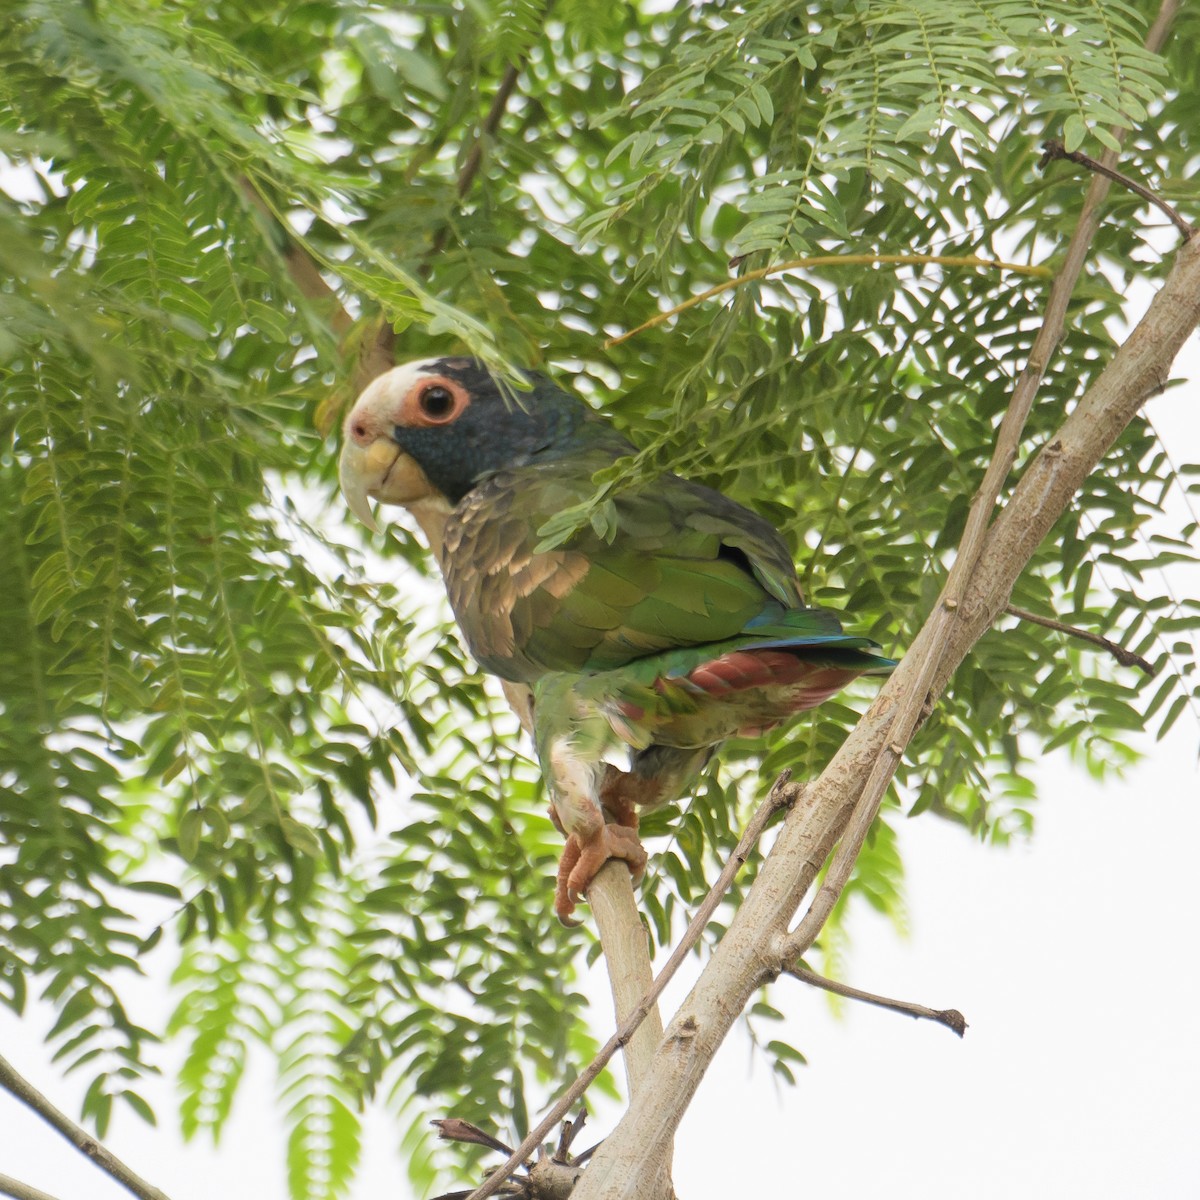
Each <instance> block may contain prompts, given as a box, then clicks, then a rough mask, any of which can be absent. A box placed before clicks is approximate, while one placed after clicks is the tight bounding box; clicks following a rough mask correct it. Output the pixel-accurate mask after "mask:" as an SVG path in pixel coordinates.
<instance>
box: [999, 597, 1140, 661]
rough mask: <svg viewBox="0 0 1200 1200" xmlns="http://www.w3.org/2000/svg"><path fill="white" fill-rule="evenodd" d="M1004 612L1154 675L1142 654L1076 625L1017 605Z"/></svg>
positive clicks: (1007, 608) (1006, 606)
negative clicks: (1043, 615)
mask: <svg viewBox="0 0 1200 1200" xmlns="http://www.w3.org/2000/svg"><path fill="white" fill-rule="evenodd" d="M1004 611H1005V612H1006V613H1008V614H1009V616H1013V617H1016V618H1017V619H1018V620H1021V621H1028V622H1029V623H1030V624H1032V625H1042V626H1044V627H1045V628H1046V629H1053V630H1056V631H1057V632H1058V633H1065V634H1066V635H1067V637H1073V638H1078V639H1079V640H1080V641H1081V642H1090V643H1091V644H1092V645H1093V646H1099V647H1100V648H1101V649H1102V650H1107V651H1108V652H1109V654H1111V655H1112V656H1113V658H1115V659H1116V660H1117V662H1119V663H1120V664H1121V666H1123V667H1137V669H1138V670H1139V671H1144V672H1145V673H1146V674H1147V675H1153V674H1154V667H1153V666H1152V665H1151V664H1150V663H1149V662H1148V661H1147V660H1146V659H1144V658H1143V657H1142V656H1141V655H1140V654H1134V652H1133V651H1132V650H1126V649H1125V647H1124V646H1118V645H1117V643H1116V642H1114V641H1110V640H1109V639H1108V638H1106V637H1101V636H1100V634H1098V633H1090V632H1089V631H1088V630H1086V629H1079V628H1078V627H1077V626H1075V625H1066V624H1064V623H1063V622H1062V621H1055V620H1054V619H1053V618H1052V617H1040V616H1038V614H1037V613H1033V612H1030V611H1029V610H1028V609H1025V608H1018V607H1017V606H1016V605H1015V604H1006V605H1005V606H1004Z"/></svg>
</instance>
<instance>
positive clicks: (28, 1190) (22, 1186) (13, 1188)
mask: <svg viewBox="0 0 1200 1200" xmlns="http://www.w3.org/2000/svg"><path fill="white" fill-rule="evenodd" d="M0 1196H11V1197H12V1198H13V1200H56V1198H55V1197H54V1196H51V1195H50V1193H49V1192H43V1191H41V1190H39V1189H38V1188H35V1187H30V1185H29V1184H27V1183H22V1182H21V1181H20V1180H19V1179H13V1177H12V1176H11V1175H0Z"/></svg>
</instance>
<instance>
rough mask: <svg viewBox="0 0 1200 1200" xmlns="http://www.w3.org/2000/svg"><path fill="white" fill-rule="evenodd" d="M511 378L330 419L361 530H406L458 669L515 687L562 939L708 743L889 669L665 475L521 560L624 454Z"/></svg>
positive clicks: (700, 497)
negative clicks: (378, 507) (526, 705)
mask: <svg viewBox="0 0 1200 1200" xmlns="http://www.w3.org/2000/svg"><path fill="white" fill-rule="evenodd" d="M527 378H528V380H529V384H530V389H531V390H529V391H524V392H517V393H515V394H514V393H513V392H512V391H511V389H509V390H505V389H502V388H501V387H500V386H499V385H498V384H497V382H496V381H495V380H494V379H493V377H492V375H491V374H490V373H489V371H488V370H487V368H486V367H485V366H484V365H483V364H482V363H481V362H479V361H478V360H477V359H472V358H434V359H425V360H421V361H418V362H411V363H407V364H405V365H404V366H399V367H395V368H394V369H393V370H391V371H388V372H387V373H386V374H384V375H381V376H380V377H379V378H378V379H376V380H375V381H374V382H373V383H371V385H370V386H369V387H368V388H367V389H366V390H365V391H364V392H363V394H362V395H361V396H360V397H359V399H358V401H357V402H356V403H355V405H354V407H353V409H352V410H351V412H350V414H349V415H348V416H347V418H346V424H345V442H344V447H343V450H342V456H341V467H340V469H341V483H342V491H343V492H344V494H345V496H346V499H347V501H348V503H349V505H350V508H351V509H352V510H353V511H354V512H355V513H356V514H357V515H358V516H359V517H360V518H362V520H363V521H365V522H366V523H367V524H368V525H369V526H371V527H372V528H374V520H373V517H372V513H371V508H370V505H369V503H368V500H369V499H374V500H377V501H379V502H380V503H382V504H399V505H404V506H405V507H407V508H409V509H411V510H412V511H413V512H414V513H415V515H416V516H417V518H418V520H419V521H420V523H421V524H422V526H423V527H424V528H425V530H426V532H427V533H429V534H430V535H431V540H432V541H433V543H434V550H435V552H436V553H438V554H439V555H440V558H441V566H442V571H443V574H444V575H445V580H446V590H447V592H448V593H449V597H450V604H451V607H452V608H453V610H454V615H455V616H456V617H457V619H458V623H459V626H460V627H461V629H462V633H463V637H464V638H465V639H466V643H467V646H468V647H469V649H470V651H471V653H472V654H473V655H474V656H475V658H476V659H477V661H478V662H479V664H480V665H481V666H482V667H483V668H484V670H486V671H489V672H491V673H492V674H494V675H498V676H499V677H500V678H501V679H503V680H507V681H509V683H511V684H525V685H528V686H529V687H530V688H532V691H533V699H534V704H533V724H534V736H535V740H536V743H537V752H538V758H539V760H540V762H541V767H542V772H543V776H544V778H545V781H546V784H547V787H548V789H549V793H550V800H551V815H552V817H553V818H554V819H555V821H556V823H557V824H558V825H559V826H560V828H561V829H562V830H563V832H564V833H565V834H566V835H567V846H566V850H565V851H564V854H563V859H562V864H561V866H560V868H559V874H558V887H557V891H556V896H555V908H556V911H557V912H558V915H559V916H560V918H562V920H563V921H564V922H568V923H570V915H571V912H572V910H573V909H574V907H575V904H576V903H577V901H578V900H579V899H580V897H581V896H582V895H583V893H584V892H585V891H586V889H587V887H588V885H589V883H590V882H591V880H592V878H593V877H594V876H595V874H596V872H597V871H598V870H599V869H600V867H601V866H602V865H603V864H604V862H605V861H606V860H607V859H609V858H620V859H624V860H625V861H626V862H627V863H628V864H629V867H630V870H631V871H632V872H633V873H634V876H635V878H637V877H638V876H639V875H640V873H641V871H642V870H643V868H644V866H645V862H646V855H645V852H644V850H643V849H642V847H641V843H640V842H639V840H638V837H637V832H636V830H637V814H636V807H635V806H639V805H647V806H652V805H656V804H662V803H665V802H667V801H670V800H673V799H675V798H677V797H678V796H680V795H682V794H683V793H684V792H685V791H686V789H687V788H688V786H689V785H690V784H691V782H692V781H693V780H694V778H695V777H696V775H697V774H698V773H699V771H700V770H701V769H702V768H703V766H704V764H705V763H706V762H707V761H708V759H709V757H710V755H711V754H712V752H713V750H714V749H715V748H716V747H717V746H718V745H719V744H720V743H721V742H722V741H724V740H725V739H726V738H729V737H731V736H733V735H734V734H738V735H742V736H745V735H748V734H755V733H760V732H763V731H765V730H768V729H770V728H772V727H773V726H775V725H778V724H779V723H780V722H781V721H785V720H787V719H788V718H789V717H790V716H792V715H793V714H794V713H798V712H802V711H804V710H805V709H809V708H813V707H815V706H816V705H818V704H820V703H821V702H822V701H824V700H826V699H828V698H829V697H830V696H832V695H833V694H834V693H835V692H837V691H838V690H839V689H841V688H842V687H844V686H845V685H846V684H847V683H849V682H850V680H852V679H854V678H855V677H857V676H859V675H863V674H872V675H880V674H886V673H887V672H888V671H889V670H890V669H891V668H892V667H893V666H894V665H895V664H894V662H893V661H892V660H891V659H888V658H884V657H882V656H880V655H879V654H877V653H875V651H876V650H877V649H878V646H877V644H876V643H874V642H872V641H870V640H869V639H867V638H863V637H852V636H849V635H847V634H845V633H843V632H842V627H841V625H840V624H839V622H838V619H837V617H836V616H835V615H834V614H833V613H832V612H830V611H828V610H827V609H822V608H810V607H806V606H805V604H804V602H803V600H802V598H801V595H800V588H799V585H798V583H797V580H796V572H795V568H794V566H793V564H792V559H791V556H790V554H789V553H788V549H787V546H786V545H785V544H784V542H783V539H782V538H781V537H780V535H779V533H778V532H777V531H776V530H775V529H774V528H773V527H772V526H771V525H770V524H769V523H768V522H767V521H765V520H764V519H763V518H762V517H760V516H758V515H757V514H755V513H753V512H751V511H750V510H749V509H747V508H744V507H743V506H742V505H740V504H737V503H735V502H734V501H732V500H730V499H729V498H728V497H726V496H723V495H722V494H721V493H720V492H716V491H713V490H712V489H711V488H707V487H703V486H701V485H700V484H696V483H690V482H689V481H688V480H686V479H681V478H680V477H679V476H677V475H670V474H663V475H660V476H659V477H658V478H656V479H655V480H654V481H653V482H652V483H648V484H643V485H640V486H637V487H631V488H627V489H625V490H617V491H616V492H615V494H614V495H613V496H612V498H611V507H610V509H609V513H610V520H609V523H608V528H607V529H605V530H604V536H600V534H598V533H597V532H596V530H595V529H594V528H593V527H592V526H591V525H590V524H585V525H584V526H583V527H582V528H581V529H579V530H578V531H577V532H576V533H574V534H573V535H572V536H570V537H569V538H568V539H567V540H566V541H564V542H562V543H561V544H559V545H555V546H553V547H552V548H551V549H547V550H540V551H539V550H538V548H537V547H538V545H539V543H540V542H541V541H542V540H543V536H544V535H543V533H542V532H539V531H541V530H543V527H544V526H545V525H546V524H547V522H548V521H550V520H551V519H552V518H553V517H555V516H556V515H557V514H560V513H562V512H563V511H564V510H566V509H569V508H571V507H573V506H575V505H579V504H582V503H584V502H586V501H587V500H588V499H589V498H591V497H592V496H593V495H594V494H595V491H596V488H595V485H594V484H593V482H592V477H593V475H594V474H595V472H596V471H598V470H600V469H601V468H603V467H607V466H609V465H610V464H611V463H613V462H614V461H615V460H616V459H618V458H620V457H621V456H623V455H626V454H629V453H631V452H632V451H633V449H634V447H633V446H632V445H631V444H630V443H629V442H628V441H627V440H626V439H625V438H624V437H622V436H621V435H620V434H619V433H618V432H617V431H616V430H615V429H613V427H612V426H611V425H610V424H608V422H607V421H606V420H604V418H603V417H601V416H600V415H599V414H597V413H596V412H594V411H592V410H591V409H590V408H588V406H587V405H585V404H584V403H583V401H581V400H580V399H578V398H577V397H575V396H573V395H571V394H570V393H568V392H566V391H564V390H563V389H562V388H560V387H558V386H557V385H556V384H555V383H553V382H552V381H551V380H550V379H548V378H546V377H545V376H544V375H540V374H537V373H534V372H529V373H527ZM439 543H440V544H439ZM618 761H620V762H622V764H623V765H622V766H621V767H618V766H616V765H614V764H615V763H616V762H618ZM606 814H607V817H608V820H607V821H606V819H605V817H606Z"/></svg>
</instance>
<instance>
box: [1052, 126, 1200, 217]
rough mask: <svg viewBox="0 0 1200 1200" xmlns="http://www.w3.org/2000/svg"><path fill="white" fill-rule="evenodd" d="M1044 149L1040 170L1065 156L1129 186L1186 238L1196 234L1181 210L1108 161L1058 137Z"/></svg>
mask: <svg viewBox="0 0 1200 1200" xmlns="http://www.w3.org/2000/svg"><path fill="white" fill-rule="evenodd" d="M1042 149H1043V150H1044V151H1045V153H1044V154H1043V155H1042V157H1041V161H1040V162H1039V163H1038V170H1041V171H1044V170H1045V169H1046V167H1047V166H1048V165H1049V164H1050V163H1052V162H1054V161H1056V160H1057V159H1063V158H1065V159H1066V160H1067V161H1068V162H1073V163H1078V164H1079V165H1080V166H1081V167H1087V169H1088V170H1089V171H1095V172H1096V173H1097V174H1099V175H1104V176H1106V177H1107V178H1108V179H1111V180H1112V181H1113V183H1119V184H1120V185H1121V186H1122V187H1123V188H1128V189H1129V191H1131V192H1133V193H1134V195H1137V196H1141V198H1142V199H1143V200H1145V201H1147V202H1148V203H1150V204H1153V205H1154V206H1155V208H1158V209H1161V210H1162V212H1164V213H1166V215H1167V217H1168V218H1169V219H1170V221H1171V224H1172V225H1174V226H1175V228H1176V229H1178V230H1179V232H1180V233H1182V234H1183V237H1184V240H1185V241H1186V240H1187V239H1188V238H1191V237H1193V236H1195V233H1196V228H1195V226H1194V225H1191V224H1189V223H1188V222H1187V221H1185V220H1184V219H1183V217H1181V216H1180V215H1179V210H1178V209H1176V208H1174V207H1173V206H1172V205H1170V204H1168V203H1167V202H1166V201H1165V200H1164V199H1163V198H1162V197H1161V196H1159V195H1158V194H1157V193H1155V192H1152V191H1151V190H1150V189H1149V188H1148V187H1146V186H1145V184H1141V183H1138V181H1137V180H1136V179H1130V178H1129V176H1128V175H1126V174H1124V173H1123V172H1121V171H1118V170H1117V169H1116V168H1115V167H1110V166H1109V165H1108V164H1107V163H1103V162H1099V161H1098V160H1096V159H1094V158H1093V157H1092V156H1091V155H1090V154H1084V153H1083V151H1082V150H1068V149H1067V148H1066V146H1064V145H1063V144H1062V142H1060V141H1059V140H1058V139H1057V138H1051V139H1050V140H1049V141H1048V142H1043V143H1042Z"/></svg>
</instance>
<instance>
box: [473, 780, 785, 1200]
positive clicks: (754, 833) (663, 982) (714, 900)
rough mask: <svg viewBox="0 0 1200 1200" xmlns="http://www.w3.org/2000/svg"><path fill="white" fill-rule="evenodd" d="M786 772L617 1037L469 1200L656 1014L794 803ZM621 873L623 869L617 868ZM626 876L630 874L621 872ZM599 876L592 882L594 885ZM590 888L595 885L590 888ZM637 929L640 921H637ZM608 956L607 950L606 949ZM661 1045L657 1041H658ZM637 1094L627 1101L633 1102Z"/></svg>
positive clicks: (538, 1139) (478, 1199)
mask: <svg viewBox="0 0 1200 1200" xmlns="http://www.w3.org/2000/svg"><path fill="white" fill-rule="evenodd" d="M790 774H791V773H790V772H789V771H785V772H784V773H783V774H782V775H780V777H779V778H778V779H777V780H776V781H775V786H774V787H772V788H771V791H770V794H769V795H768V796H767V798H766V800H764V801H763V802H762V804H760V805H759V806H758V810H757V811H756V812H755V814H754V816H753V817H751V819H750V823H749V824H748V825H747V826H746V829H745V831H744V832H743V833H742V836H741V838H740V839H739V841H738V844H737V846H736V847H735V849H734V851H733V854H732V855H730V857H729V861H728V862H727V863H726V864H725V866H724V867H723V868H722V870H721V874H720V875H718V876H717V879H716V882H715V883H714V884H713V885H712V887H711V888H709V890H708V895H706V896H705V897H704V900H703V902H702V903H701V905H700V907H699V908H698V909H697V910H696V915H695V916H694V917H692V919H691V921H690V922H689V923H688V927H687V929H686V931H685V932H684V935H683V937H682V938H681V939H680V940H679V943H678V944H677V945H676V946H675V948H674V949H673V950H672V951H671V956H670V957H669V958H668V959H667V961H666V964H665V965H664V967H663V969H662V970H661V971H660V972H659V973H658V976H657V977H656V978H655V980H654V982H653V983H652V984H651V985H650V987H649V988H648V989H647V991H646V993H645V994H644V995H643V996H642V997H641V999H640V1000H639V1001H638V1003H637V1004H636V1006H635V1007H634V1008H633V1010H632V1011H631V1012H630V1013H629V1015H628V1016H627V1017H626V1018H625V1020H624V1021H623V1022H622V1023H621V1025H620V1026H619V1027H618V1029H617V1031H616V1033H614V1034H613V1035H612V1037H610V1038H609V1039H608V1041H607V1042H605V1043H604V1045H603V1046H602V1047H601V1049H600V1053H599V1054H597V1055H596V1057H595V1058H594V1059H592V1061H591V1062H590V1063H589V1064H588V1066H587V1067H586V1068H585V1069H584V1071H583V1072H582V1073H581V1074H580V1076H579V1078H578V1079H576V1080H575V1082H574V1083H573V1084H571V1086H570V1087H569V1088H567V1090H566V1091H565V1092H563V1094H562V1095H561V1096H560V1097H559V1098H558V1099H557V1100H556V1101H555V1102H554V1104H553V1105H552V1106H551V1108H550V1111H549V1112H548V1113H547V1114H546V1115H545V1117H543V1118H542V1120H541V1121H540V1122H539V1123H538V1125H537V1127H536V1128H535V1129H531V1130H530V1131H529V1135H528V1136H527V1137H526V1138H525V1140H524V1141H523V1142H522V1143H521V1144H520V1145H519V1146H518V1147H517V1148H516V1149H515V1150H514V1151H513V1152H512V1154H511V1155H509V1157H508V1159H507V1160H506V1161H505V1162H504V1163H502V1164H501V1165H500V1166H499V1167H497V1168H496V1170H495V1171H493V1172H492V1174H491V1175H489V1176H488V1177H487V1179H486V1180H484V1182H483V1183H482V1184H481V1185H480V1186H479V1187H478V1188H476V1189H475V1191H473V1192H472V1193H471V1196H470V1200H487V1197H488V1196H491V1195H494V1194H495V1192H496V1191H497V1190H498V1189H499V1188H500V1187H501V1186H502V1185H503V1183H504V1181H505V1180H506V1179H507V1178H508V1177H509V1176H510V1175H511V1174H512V1173H513V1171H515V1170H516V1169H517V1168H518V1167H520V1165H521V1164H522V1163H523V1162H524V1161H525V1160H526V1159H527V1158H528V1157H529V1156H530V1154H532V1153H533V1151H534V1150H535V1149H536V1148H537V1147H538V1146H540V1145H541V1144H542V1141H543V1140H544V1139H545V1138H546V1136H547V1135H548V1134H549V1132H550V1130H551V1129H553V1128H554V1126H555V1125H556V1124H557V1123H558V1122H559V1121H560V1120H561V1119H562V1118H563V1117H564V1116H566V1114H567V1112H568V1111H569V1110H570V1108H571V1106H572V1105H573V1104H574V1103H575V1101H576V1100H578V1099H579V1097H580V1096H582V1095H583V1093H584V1092H585V1091H587V1089H588V1088H589V1087H590V1086H591V1084H592V1081H593V1080H594V1079H595V1078H596V1076H597V1075H599V1074H600V1072H601V1071H603V1070H604V1068H605V1067H606V1066H607V1065H608V1063H609V1061H610V1060H611V1059H612V1056H613V1055H614V1054H615V1053H616V1052H617V1050H618V1049H619V1048H620V1047H621V1046H623V1045H625V1044H626V1043H627V1042H628V1041H629V1040H630V1039H631V1038H632V1037H633V1035H634V1033H635V1031H636V1030H637V1028H638V1026H639V1025H640V1024H641V1022H642V1020H643V1019H644V1018H645V1016H646V1014H647V1013H649V1012H651V1011H656V1005H657V1002H658V998H659V996H660V995H662V991H663V989H664V988H665V987H666V986H667V984H668V983H670V981H671V979H672V977H673V976H674V975H675V972H676V971H677V970H679V967H680V965H681V964H682V963H683V960H684V959H685V958H687V956H688V955H689V954H690V953H691V950H692V947H693V946H694V945H695V944H696V942H697V941H698V940H699V937H700V934H701V933H703V932H704V927H705V926H706V925H707V924H708V922H709V920H710V918H711V917H712V915H713V913H714V912H716V911H717V906H718V905H719V904H720V903H721V901H722V899H723V898H724V896H725V893H726V892H727V891H728V890H729V885H730V884H731V883H733V880H734V878H735V877H736V875H737V873H738V871H740V870H741V868H742V865H743V864H744V863H745V861H746V859H747V858H749V856H750V851H751V850H753V849H754V846H755V843H756V842H757V841H758V839H759V838H760V837H761V836H762V833H763V830H764V829H766V827H767V822H768V821H770V819H771V817H772V816H774V814H775V813H776V812H777V811H778V810H779V809H780V808H784V807H788V806H790V805H791V804H793V803H794V802H795V801H794V799H793V798H792V797H791V796H790V794H789V791H788V787H787V784H788V780H789V778H790ZM617 866H620V864H618V863H613V864H610V865H609V866H606V867H605V868H604V869H605V871H607V870H609V869H610V868H615V867H617ZM621 869H622V870H625V868H624V867H621ZM625 874H626V876H628V874H629V872H628V871H627V870H625ZM598 878H599V876H597V879H598ZM593 886H594V885H593ZM591 899H592V892H591V889H589V890H588V900H589V903H590V902H591ZM639 928H640V920H639ZM605 952H606V953H607V947H606V948H605ZM659 1040H660V1041H661V1038H660V1039H659ZM652 1083H653V1077H652V1076H650V1075H647V1076H646V1077H645V1079H644V1080H643V1086H642V1089H641V1092H644V1091H648V1090H649V1085H650V1084H652ZM641 1092H638V1093H636V1094H635V1095H634V1096H633V1097H632V1098H633V1099H636V1096H637V1095H640V1094H641ZM670 1140H671V1139H669V1138H668V1139H667V1140H666V1143H665V1145H664V1146H662V1147H660V1149H659V1158H660V1159H661V1158H663V1157H665V1152H666V1151H665V1147H666V1146H667V1145H669V1144H670Z"/></svg>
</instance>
